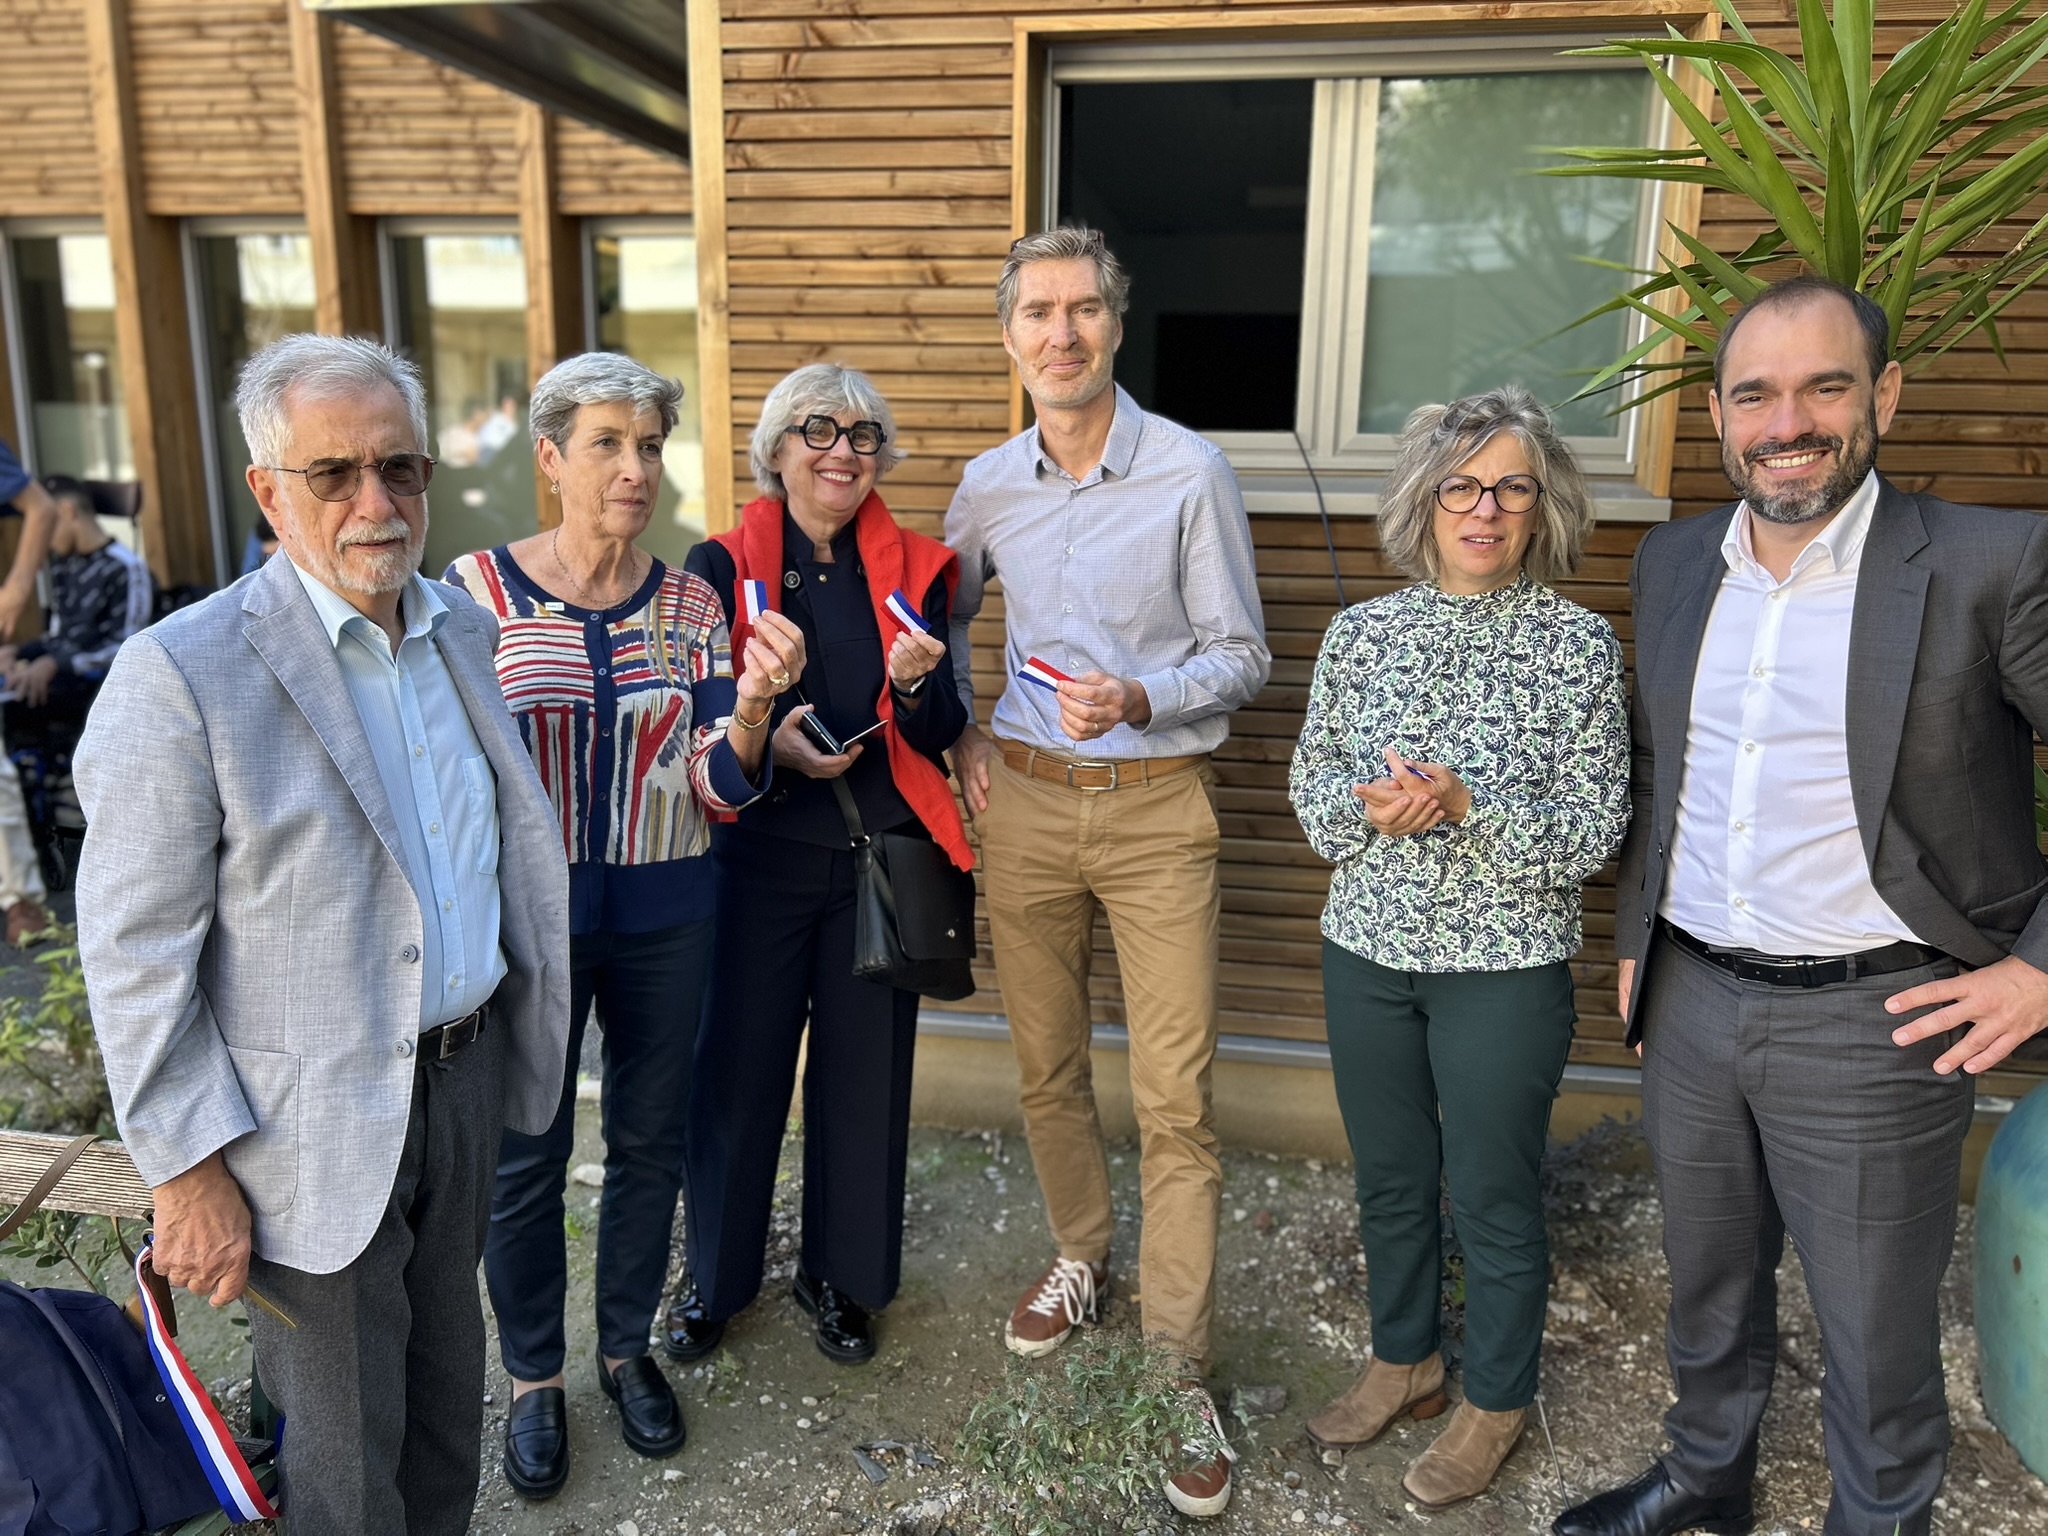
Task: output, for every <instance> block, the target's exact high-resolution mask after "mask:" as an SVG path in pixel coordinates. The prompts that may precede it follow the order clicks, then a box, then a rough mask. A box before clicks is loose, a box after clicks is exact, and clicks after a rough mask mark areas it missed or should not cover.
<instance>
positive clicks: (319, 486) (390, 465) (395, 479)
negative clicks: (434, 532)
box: [256, 453, 434, 501]
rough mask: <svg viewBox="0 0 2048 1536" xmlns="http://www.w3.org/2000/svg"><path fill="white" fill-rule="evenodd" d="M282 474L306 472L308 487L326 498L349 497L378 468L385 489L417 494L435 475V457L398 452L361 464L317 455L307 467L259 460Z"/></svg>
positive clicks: (323, 499) (340, 498)
mask: <svg viewBox="0 0 2048 1536" xmlns="http://www.w3.org/2000/svg"><path fill="white" fill-rule="evenodd" d="M256 467H257V468H258V469H267V470H269V471H271V472H272V473H273V474H279V475H303V476H305V479H306V489H307V490H309V491H311V492H312V493H313V494H314V495H315V496H317V497H319V498H320V499H321V500H322V501H349V500H351V499H353V498H354V496H355V494H356V492H357V491H359V490H361V489H362V488H363V471H364V470H366V469H374V470H375V471H376V472H377V478H378V479H379V480H382V481H383V482H384V489H385V490H387V491H389V492H390V493H391V494H392V495H394V496H417V495H419V494H420V492H422V491H424V490H425V489H426V488H427V482H428V481H430V480H432V479H433V478H434V461H433V460H432V459H430V458H428V457H427V456H426V455H425V454H424V453H394V454H391V455H389V456H388V457H386V458H381V459H373V460H371V461H370V462H369V463H368V464H358V463H356V462H354V461H353V460H351V459H315V460H314V461H313V462H312V463H310V464H308V465H307V466H306V467H305V468H304V469H293V468H291V467H290V466H288V465H284V464H258V465H257V466H256Z"/></svg>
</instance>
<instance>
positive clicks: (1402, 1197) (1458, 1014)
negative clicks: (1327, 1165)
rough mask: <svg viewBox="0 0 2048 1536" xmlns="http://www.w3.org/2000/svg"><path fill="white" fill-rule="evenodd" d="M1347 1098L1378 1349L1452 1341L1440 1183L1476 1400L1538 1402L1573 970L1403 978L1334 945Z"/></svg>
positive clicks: (1411, 1359)
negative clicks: (1550, 1177)
mask: <svg viewBox="0 0 2048 1536" xmlns="http://www.w3.org/2000/svg"><path fill="white" fill-rule="evenodd" d="M1323 1002H1324V1007H1325V1009H1326V1010H1327V1015H1328V1019H1329V1031H1330V1066H1331V1068H1332V1070H1333V1072H1334V1074H1335V1076H1336V1082H1337V1104H1338V1107H1339V1108H1341V1109H1342V1110H1343V1112H1344V1129H1345V1131H1346V1133H1347V1134H1348V1135H1349V1136H1350V1138H1351V1155H1352V1159H1353V1161H1354V1162H1355V1163H1356V1165H1357V1169H1358V1232H1359V1236H1360V1237H1361V1238H1362V1239H1363V1240H1364V1242H1365V1269H1366V1275H1365V1278H1366V1295H1367V1300H1368V1302H1369V1304H1370V1305H1371V1308H1372V1347H1373V1354H1374V1355H1375V1356H1377V1357H1378V1358H1379V1359H1382V1360H1386V1361H1388V1362H1390V1363H1392V1364H1396V1365H1413V1364H1414V1363H1415V1362H1416V1361H1418V1360H1424V1359H1427V1358H1428V1357H1429V1356H1430V1355H1431V1354H1432V1353H1434V1352H1435V1350H1436V1348H1437V1346H1438V1325H1439V1322H1440V1319H1441V1315H1442V1307H1441V1304H1440V1295H1441V1289H1440V1288H1441V1275H1442V1268H1443V1253H1442V1241H1441V1238H1442V1225H1441V1221H1440V1218H1439V1215H1438V1209H1439V1208H1438V1191H1439V1189H1440V1187H1441V1184H1440V1181H1441V1180H1442V1179H1443V1178H1444V1177H1445V1176H1446V1175H1448V1179H1449V1183H1450V1190H1451V1214H1452V1217H1453V1219H1454V1220H1455V1221H1456V1223H1457V1229H1458V1240H1459V1243H1460V1244H1461V1245H1462V1246H1463V1248H1464V1250H1465V1366H1464V1374H1465V1396H1466V1397H1467V1398H1468V1399H1469V1400H1470V1401H1471V1403H1472V1406H1473V1407H1475V1408H1484V1409H1486V1410H1488V1411H1489V1412H1492V1413H1505V1412H1507V1411H1508V1410H1510V1409H1513V1408H1522V1407H1526V1406H1527V1405H1528V1404H1529V1403H1530V1402H1532V1401H1534V1399H1535V1396H1536V1364H1537V1358H1538V1356H1539V1354H1540V1353H1541V1351H1542V1347H1543V1315H1544V1309H1545V1306H1546V1305H1547V1304H1548V1301H1549V1296H1550V1244H1549V1241H1548V1238H1547V1237H1546V1235H1545V1232H1544V1227H1543V1198H1542V1191H1541V1189H1540V1186H1539V1178H1538V1169H1539V1166H1540V1164H1541V1162H1542V1159H1543V1142H1544V1137H1545V1136H1546V1135H1547V1134H1548V1132H1549V1130H1550V1106H1551V1104H1552V1102H1553V1101H1554V1100H1555V1099H1556V1098H1557V1085H1558V1083H1559V1081H1560V1080H1561V1079H1562V1078H1563V1076H1564V1061H1565V1053H1566V1051H1567V1050H1568V1049H1569V1048H1570V1046H1571V1040H1572V1025H1573V1024H1574V1023H1575V1022H1576V1021H1577V1018H1578V1015H1577V1012H1576V1010H1575V1009H1574V1008H1573V1006H1572V980H1571V972H1570V969H1569V968H1568V967H1567V966H1566V965H1565V964H1564V963H1563V962H1559V963H1558V964H1555V965H1541V966H1536V967H1534V968H1533V969H1530V970H1522V971H1456V972H1445V973H1432V972H1423V971H1395V970H1389V969H1388V968H1387V967H1386V966H1383V965H1375V964H1374V963H1373V962H1372V961H1370V960H1367V959H1366V958H1364V957H1363V956H1362V955H1354V954H1352V953H1351V952H1350V951H1349V950H1347V949H1344V948H1341V947H1340V946H1338V945H1336V944H1332V943H1330V942H1329V941H1328V940H1325V941H1324V943H1323Z"/></svg>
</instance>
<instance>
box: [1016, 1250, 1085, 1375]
mask: <svg viewBox="0 0 2048 1536" xmlns="http://www.w3.org/2000/svg"><path fill="white" fill-rule="evenodd" d="M1107 1284H1109V1264H1108V1262H1107V1261H1104V1262H1103V1263H1100V1264H1084V1263H1082V1262H1081V1261H1080V1260H1079V1259H1054V1260H1053V1261H1052V1268H1050V1269H1048V1270H1047V1271H1046V1272H1045V1273H1044V1274H1042V1275H1040V1276H1039V1277H1038V1280H1037V1283H1036V1284H1034V1285H1033V1286H1032V1287H1031V1289H1030V1290H1028V1291H1026V1292H1025V1293H1024V1294H1023V1295H1022V1296H1020V1297H1018V1298H1017V1305H1016V1306H1015V1307H1013V1308H1012V1309H1011V1311H1010V1321H1009V1322H1008V1324H1006V1325H1005V1326H1004V1328H1003V1342H1004V1343H1005V1344H1007V1345H1009V1347H1010V1351H1011V1353H1013V1354H1018V1355H1022V1356H1023V1357H1024V1358H1025V1359H1026V1360H1036V1359H1037V1358H1038V1357H1039V1356H1040V1355H1049V1354H1051V1353H1052V1352H1053V1351H1054V1350H1056V1349H1058V1348H1059V1347H1060V1346H1061V1345H1062V1344H1064V1343H1066V1342H1067V1335H1068V1334H1070V1333H1072V1332H1073V1331H1074V1329H1075V1328H1076V1327H1077V1326H1078V1325H1080V1324H1082V1323H1093V1322H1094V1321H1095V1320H1096V1318H1097V1316H1098V1315H1099V1314H1100V1310H1101V1303H1100V1300H1099V1297H1100V1296H1101V1293H1102V1288H1103V1287H1104V1286H1105V1285H1107Z"/></svg>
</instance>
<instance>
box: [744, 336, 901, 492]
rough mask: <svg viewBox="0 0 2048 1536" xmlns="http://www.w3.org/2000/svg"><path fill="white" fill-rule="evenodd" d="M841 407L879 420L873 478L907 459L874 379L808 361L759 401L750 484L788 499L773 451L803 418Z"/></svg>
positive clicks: (852, 370)
mask: <svg viewBox="0 0 2048 1536" xmlns="http://www.w3.org/2000/svg"><path fill="white" fill-rule="evenodd" d="M842 411H844V412H846V413H847V414H849V415H851V416H853V417H854V418H855V419H856V420H859V421H875V422H880V423H881V426H882V438H883V442H882V451H881V452H880V453H878V454H876V455H875V478H876V479H877V480H879V479H881V478H882V476H884V475H886V474H888V473H889V471H890V470H892V469H894V468H895V467H896V466H897V465H898V464H901V463H902V462H903V461H904V460H905V459H907V458H908V457H910V455H909V454H907V453H905V452H904V451H903V450H902V449H901V448H899V447H897V446H896V416H895V413H894V412H892V411H891V410H890V409H889V402H888V401H887V400H884V399H883V398H882V392H881V391H880V390H879V389H877V388H875V384H874V380H872V379H870V378H869V377H868V376H867V375H866V374H864V373H862V372H861V371H860V370H859V369H858V368H843V367H841V366H840V365H839V364H838V363H809V364H806V365H805V366H804V367H802V368H799V369H797V370H796V372H794V373H792V374H790V375H788V376H787V377H786V378H784V379H783V381H782V382H781V383H780V384H777V385H776V386H775V387H774V388H773V389H771V390H769V391H768V398H767V399H766V400H764V401H762V402H761V420H760V423H759V425H757V426H756V427H755V428H754V440H753V443H752V450H753V452H752V457H753V460H754V484H756V485H758V486H759V487H761V492H762V494H763V495H766V496H773V497H774V498H775V499H776V500H777V501H787V500H788V499H789V496H788V493H787V492H786V491H785V490H784V489H783V485H782V476H781V475H779V474H777V473H776V471H775V455H776V453H777V452H778V451H779V450H780V449H781V447H782V445H783V444H784V443H786V442H788V441H789V439H788V437H787V436H786V434H787V433H788V431H789V429H790V428H791V427H794V426H800V425H801V424H802V423H803V420H804V418H805V417H806V416H819V415H824V416H837V415H839V414H840V413H841V412H842Z"/></svg>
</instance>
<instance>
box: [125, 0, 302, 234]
mask: <svg viewBox="0 0 2048 1536" xmlns="http://www.w3.org/2000/svg"><path fill="white" fill-rule="evenodd" d="M286 3H287V0H208V3H207V4H205V5H194V4H192V3H191V0H130V3H129V8H128V11H129V36H130V38H131V44H130V46H131V47H132V49H133V52H134V58H135V93H136V103H135V108H136V117H137V121H138V124H139V126H140V128H141V132H142V176H143V187H144V193H145V196H146V197H147V199H148V204H149V211H150V212H151V213H153V214H167V215H171V216H173V217H177V216H182V215H187V214H208V213H216V212H218V211H219V207H220V202H221V193H222V189H223V188H224V187H232V188H233V189H234V199H235V202H236V203H237V205H238V209H237V211H239V212H245V213H252V214H265V213H271V214H285V215H287V216H291V217H296V216H297V215H298V214H299V212H300V208H301V198H300V191H299V180H300V163H299V119H298V94H297V89H296V86H295V84H294V80H293V75H292V56H291V38H290V34H289V33H288V32H287V31H286V26H285V5H286ZM292 3H296V0H292Z"/></svg>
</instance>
